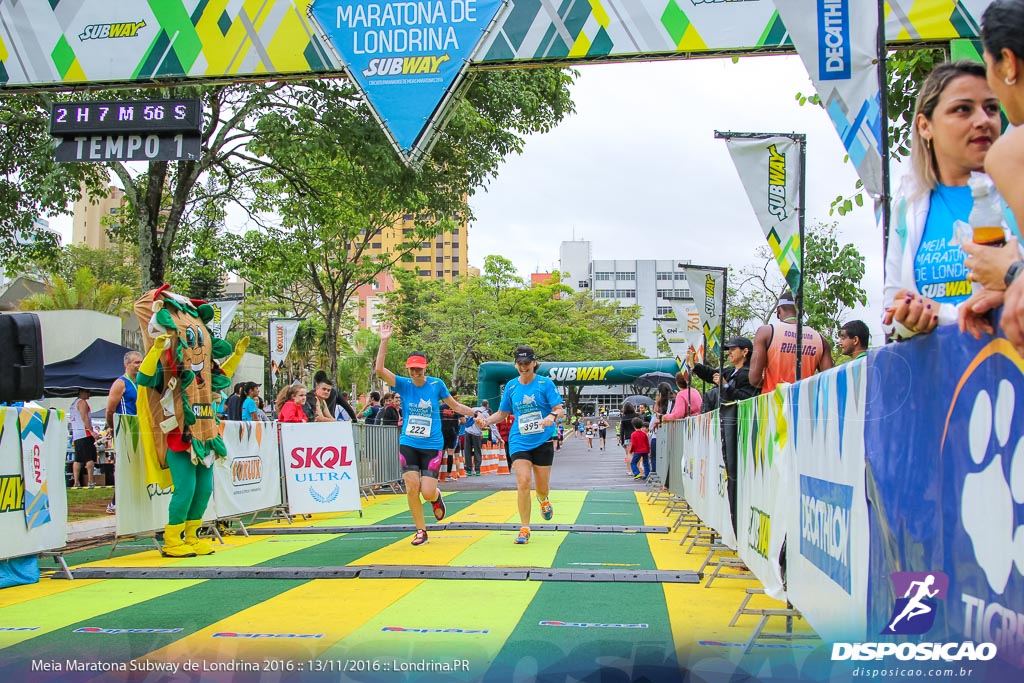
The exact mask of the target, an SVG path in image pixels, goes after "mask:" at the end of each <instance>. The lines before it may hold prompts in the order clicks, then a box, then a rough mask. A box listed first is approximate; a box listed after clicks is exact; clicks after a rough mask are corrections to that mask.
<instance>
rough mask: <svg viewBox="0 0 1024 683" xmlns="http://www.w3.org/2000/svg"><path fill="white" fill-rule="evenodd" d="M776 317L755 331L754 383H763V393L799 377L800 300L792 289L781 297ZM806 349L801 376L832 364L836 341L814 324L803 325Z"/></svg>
mask: <svg viewBox="0 0 1024 683" xmlns="http://www.w3.org/2000/svg"><path fill="white" fill-rule="evenodd" d="M775 317H776V318H778V320H773V321H772V322H770V323H769V324H767V325H762V326H761V327H760V328H758V330H757V332H756V333H755V334H754V353H753V355H752V356H751V359H750V383H751V384H753V385H754V386H757V385H759V384H760V386H761V393H762V394H767V393H770V392H771V391H774V389H775V386H776V385H777V384H780V383H782V382H789V383H793V382H795V381H796V301H795V300H794V298H793V294H792V292H789V291H786V292H783V293H782V296H780V297H779V303H778V306H777V307H776V309H775ZM802 341H803V344H802V346H803V352H802V356H803V358H802V360H801V361H800V365H801V367H800V378H801V379H806V378H807V377H810V376H811V375H813V374H814V373H816V372H824V371H825V370H828V369H829V368H831V367H832V366H833V365H834V363H833V362H832V345H831V344H830V343H829V341H828V340H827V339H825V338H824V337H822V336H821V334H820V333H819V332H818V331H817V330H815V329H814V328H812V327H809V326H807V325H804V327H803V340H802Z"/></svg>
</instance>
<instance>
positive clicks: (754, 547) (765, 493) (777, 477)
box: [736, 385, 797, 600]
mask: <svg viewBox="0 0 1024 683" xmlns="http://www.w3.org/2000/svg"><path fill="white" fill-rule="evenodd" d="M787 386H788V385H787ZM737 406H738V410H739V414H738V417H737V444H736V451H737V452H736V460H737V463H736V469H737V479H738V482H737V484H738V491H737V507H738V510H737V512H736V545H737V551H738V552H739V556H740V558H741V559H742V560H743V561H744V562H745V563H746V564H747V566H748V567H750V569H751V571H753V572H754V574H755V575H756V576H757V578H758V580H759V581H760V582H761V583H762V584H764V590H765V593H766V594H768V595H769V596H771V597H773V598H775V599H776V600H785V599H786V591H785V588H784V587H783V582H782V568H781V566H780V564H779V555H780V554H781V553H782V544H783V543H784V542H785V540H786V528H787V526H788V524H787V522H788V520H787V519H786V514H787V512H788V510H789V502H788V501H789V500H791V499H792V498H793V497H794V496H796V495H797V494H796V491H795V490H794V489H793V486H792V481H791V478H792V465H793V463H792V453H791V451H790V444H789V439H790V438H791V431H792V424H793V421H792V419H791V417H790V405H789V396H788V392H787V391H786V387H779V388H777V389H775V391H773V392H772V393H770V394H762V395H760V396H756V397H754V398H752V399H748V400H746V401H741V402H740V403H739V404H737ZM794 542H795V539H794ZM788 552H789V553H790V554H792V553H793V552H794V550H793V549H792V548H790V550H789V551H788Z"/></svg>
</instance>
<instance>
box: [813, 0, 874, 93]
mask: <svg viewBox="0 0 1024 683" xmlns="http://www.w3.org/2000/svg"><path fill="white" fill-rule="evenodd" d="M871 11H874V10H871ZM849 77H850V8H849V5H848V4H847V0H818V78H819V79H820V80H823V81H838V80H842V79H847V78H849Z"/></svg>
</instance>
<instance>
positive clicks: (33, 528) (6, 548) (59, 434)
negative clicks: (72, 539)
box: [0, 408, 68, 559]
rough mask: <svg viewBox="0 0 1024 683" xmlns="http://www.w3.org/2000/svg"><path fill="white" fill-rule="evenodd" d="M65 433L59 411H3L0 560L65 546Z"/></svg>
mask: <svg viewBox="0 0 1024 683" xmlns="http://www.w3.org/2000/svg"><path fill="white" fill-rule="evenodd" d="M23 425H24V426H23ZM67 429H68V426H67V420H66V418H65V414H64V412H63V411H60V410H41V409H38V408H0V559H6V558H9V557H21V556H22V555H31V554H33V553H38V552H41V551H43V550H52V549H53V548H60V547H62V546H63V545H64V544H65V543H67V536H68V527H67V522H68V501H67V488H66V485H65V483H64V476H63V475H64V465H65V462H66V460H65V452H66V449H67V438H68V437H67V434H68V432H67ZM26 452H27V454H28V457H27V459H28V460H29V461H30V462H29V463H27V464H25V456H26ZM30 490H32V491H34V492H35V493H34V494H32V495H31V496H30V494H29V491H30ZM30 498H31V502H30ZM43 518H45V521H43Z"/></svg>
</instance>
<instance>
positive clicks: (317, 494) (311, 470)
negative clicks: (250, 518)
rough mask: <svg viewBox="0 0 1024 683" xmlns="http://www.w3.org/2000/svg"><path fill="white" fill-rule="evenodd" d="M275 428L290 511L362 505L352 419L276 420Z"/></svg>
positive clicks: (324, 510)
mask: <svg viewBox="0 0 1024 683" xmlns="http://www.w3.org/2000/svg"><path fill="white" fill-rule="evenodd" d="M278 428H279V429H280V433H281V436H280V438H281V454H282V458H281V459H282V462H283V463H284V464H283V467H284V474H285V487H286V488H285V491H286V494H287V497H288V510H289V512H291V514H293V515H304V514H311V513H314V512H344V511H348V510H361V509H362V501H361V500H360V497H359V474H358V472H357V470H356V448H355V440H354V438H353V434H352V423H351V422H312V423H301V424H279V425H278ZM395 457H396V458H397V457H398V455H397V454H396V455H395Z"/></svg>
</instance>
